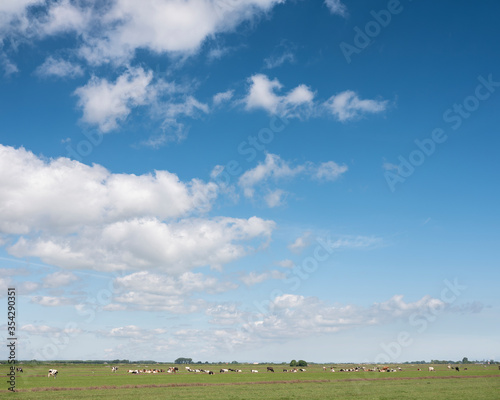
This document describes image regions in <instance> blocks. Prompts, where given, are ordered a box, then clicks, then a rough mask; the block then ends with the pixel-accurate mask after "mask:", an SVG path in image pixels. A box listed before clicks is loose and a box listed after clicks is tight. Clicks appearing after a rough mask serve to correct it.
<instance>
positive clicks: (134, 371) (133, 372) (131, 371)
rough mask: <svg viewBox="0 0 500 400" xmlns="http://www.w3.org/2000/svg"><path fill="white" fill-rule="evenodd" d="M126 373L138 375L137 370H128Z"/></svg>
mask: <svg viewBox="0 0 500 400" xmlns="http://www.w3.org/2000/svg"><path fill="white" fill-rule="evenodd" d="M128 373H129V374H138V373H139V370H137V369H129V370H128Z"/></svg>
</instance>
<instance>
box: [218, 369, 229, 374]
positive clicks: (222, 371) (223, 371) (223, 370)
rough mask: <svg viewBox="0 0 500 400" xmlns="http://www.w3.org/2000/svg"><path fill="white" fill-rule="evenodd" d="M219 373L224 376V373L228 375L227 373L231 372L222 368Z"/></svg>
mask: <svg viewBox="0 0 500 400" xmlns="http://www.w3.org/2000/svg"><path fill="white" fill-rule="evenodd" d="M219 372H220V373H221V374H224V373H226V372H229V370H228V369H226V368H221V370H220V371H219Z"/></svg>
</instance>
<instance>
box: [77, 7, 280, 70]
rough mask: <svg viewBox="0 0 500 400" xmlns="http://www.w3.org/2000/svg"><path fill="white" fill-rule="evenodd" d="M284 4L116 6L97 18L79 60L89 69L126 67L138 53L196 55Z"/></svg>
mask: <svg viewBox="0 0 500 400" xmlns="http://www.w3.org/2000/svg"><path fill="white" fill-rule="evenodd" d="M280 2H282V0H241V1H231V2H228V1H224V0H223V1H211V0H186V1H182V2H181V1H175V0H145V1H143V2H140V3H139V2H135V1H130V0H116V1H115V2H114V3H113V4H112V5H111V7H109V9H108V11H107V12H105V13H104V15H103V16H102V18H101V24H102V26H103V28H102V31H101V32H100V34H99V36H96V37H94V38H93V40H89V41H88V42H87V43H86V45H85V46H83V47H82V49H81V54H82V55H83V56H84V57H85V58H86V59H87V60H88V61H89V62H91V63H95V64H100V63H103V62H109V61H114V62H125V61H127V60H130V59H131V58H132V57H133V56H134V53H135V50H137V49H147V50H150V51H152V52H154V53H158V54H162V53H174V54H175V53H185V54H192V53H194V52H196V51H197V50H198V49H199V47H200V45H201V44H202V43H203V42H204V41H205V40H206V39H208V38H211V37H213V36H214V35H215V34H216V33H219V32H227V31H231V30H233V29H234V28H235V27H236V26H237V25H238V24H239V23H241V22H242V21H244V20H251V19H253V18H254V17H255V16H256V15H259V14H261V13H262V12H266V11H268V10H270V9H271V8H272V7H273V6H274V5H275V4H278V3H280Z"/></svg>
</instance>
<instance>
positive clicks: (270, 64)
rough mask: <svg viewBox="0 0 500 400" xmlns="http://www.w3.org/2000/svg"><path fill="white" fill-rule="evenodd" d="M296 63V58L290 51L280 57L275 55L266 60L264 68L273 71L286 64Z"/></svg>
mask: <svg viewBox="0 0 500 400" xmlns="http://www.w3.org/2000/svg"><path fill="white" fill-rule="evenodd" d="M294 61H295V56H294V55H293V53H292V52H290V51H285V52H284V53H282V54H280V55H273V56H270V57H268V58H266V59H265V60H264V68H266V69H273V68H277V67H280V66H281V65H283V64H284V63H286V62H290V63H293V62H294Z"/></svg>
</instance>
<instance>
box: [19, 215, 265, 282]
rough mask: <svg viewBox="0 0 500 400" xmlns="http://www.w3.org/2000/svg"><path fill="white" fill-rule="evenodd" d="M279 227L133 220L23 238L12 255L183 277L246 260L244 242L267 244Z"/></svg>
mask: <svg viewBox="0 0 500 400" xmlns="http://www.w3.org/2000/svg"><path fill="white" fill-rule="evenodd" d="M273 227H274V223H273V222H271V221H264V220H262V219H260V218H257V217H252V218H249V219H248V220H245V219H236V218H226V217H219V218H216V219H212V220H207V219H188V220H181V221H179V222H176V223H169V224H167V223H164V222H161V221H159V220H157V219H151V218H148V219H133V220H126V221H119V222H115V223H111V224H108V225H106V226H104V227H96V228H87V227H85V228H82V229H81V231H80V232H79V234H78V235H77V236H76V235H67V236H61V235H44V236H43V237H39V238H35V239H32V238H25V237H21V238H20V239H19V240H18V241H17V242H16V243H15V244H14V245H13V246H11V247H10V248H9V252H10V253H11V254H12V255H14V256H16V257H25V256H31V257H40V258H41V259H42V260H43V261H44V262H45V263H47V264H50V265H56V266H59V267H61V268H83V269H97V270H101V271H115V270H130V269H131V270H144V269H158V270H162V271H165V272H169V273H175V274H179V273H182V272H184V271H187V270H190V269H193V268H196V267H202V266H206V265H210V266H211V267H212V268H215V269H220V268H221V266H222V265H223V264H226V263H228V262H231V261H234V260H237V259H239V258H241V257H243V256H245V255H246V254H247V253H248V251H249V250H250V247H245V246H243V245H242V244H240V242H249V241H253V240H258V239H261V238H262V239H266V238H268V237H269V236H270V234H271V232H272V230H273Z"/></svg>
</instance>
